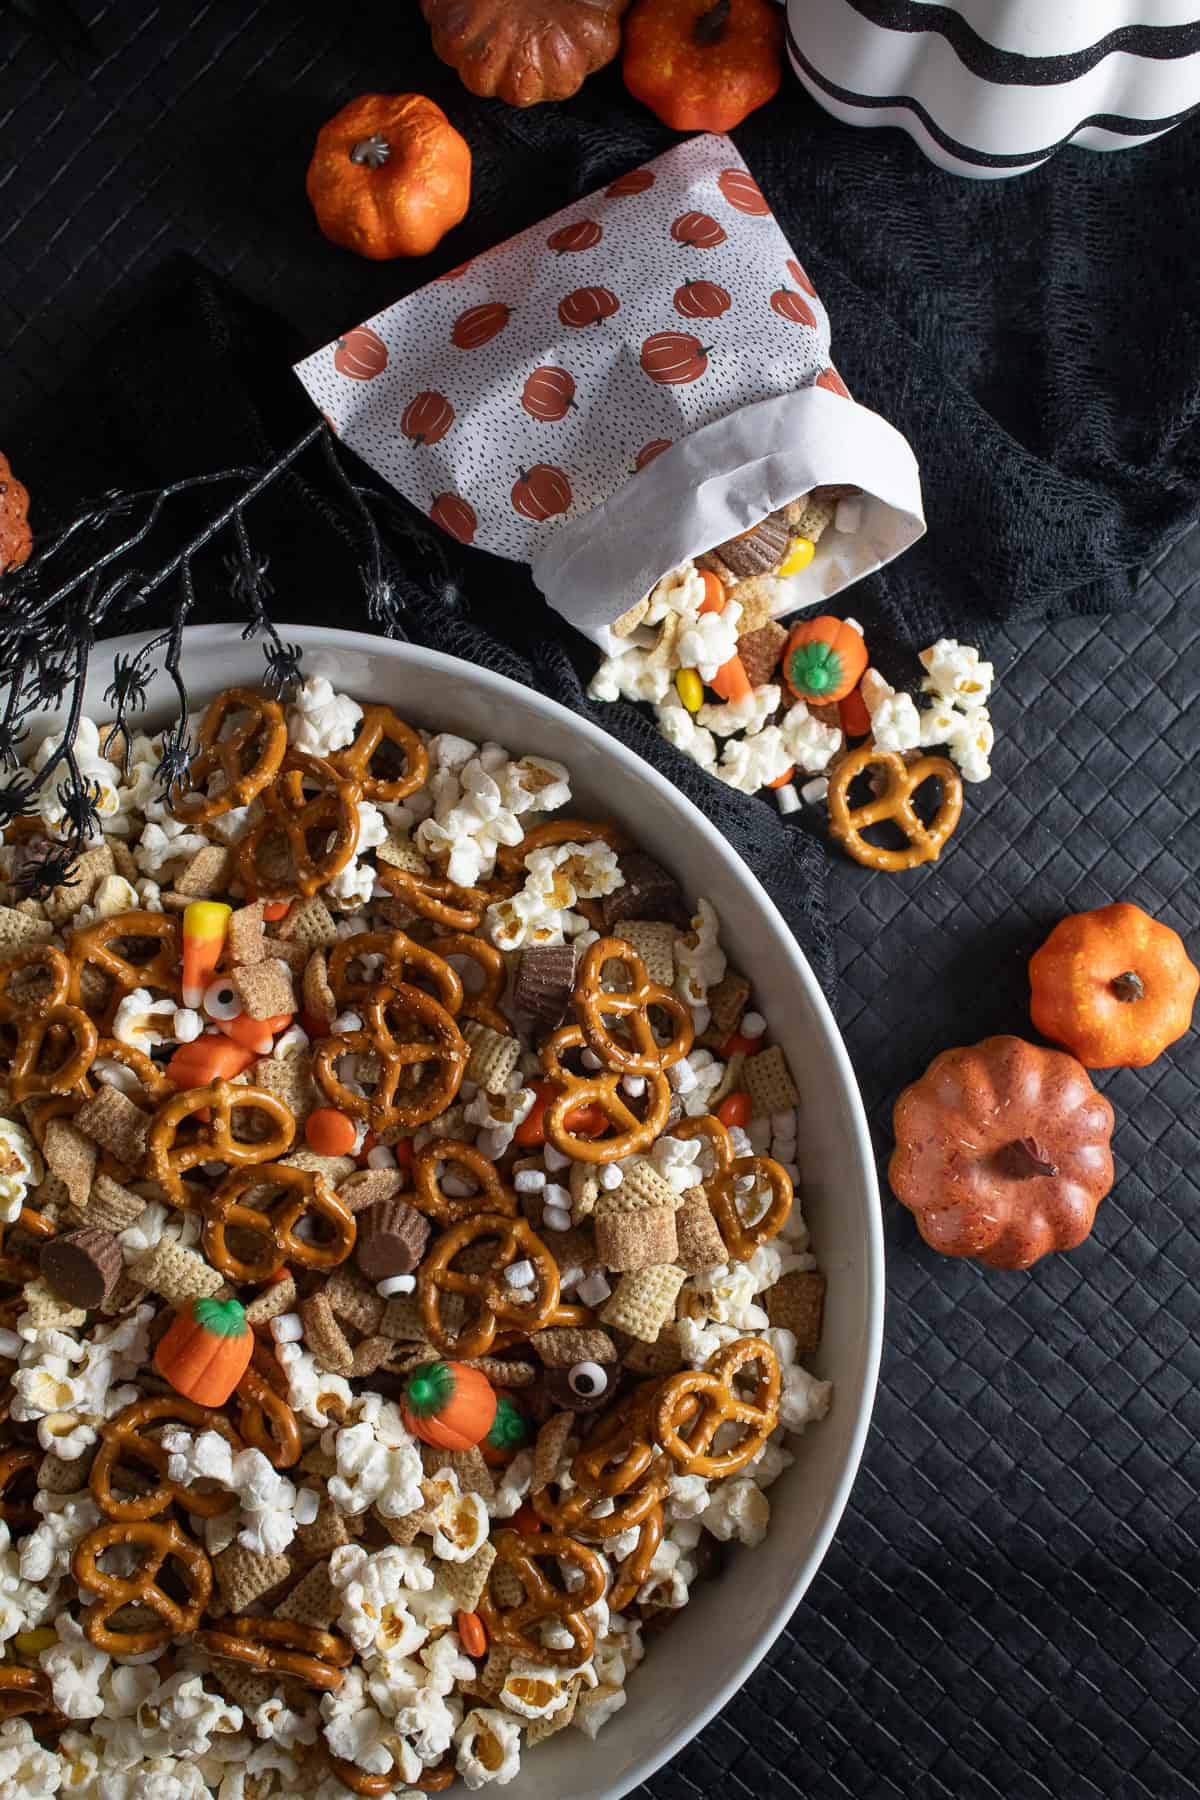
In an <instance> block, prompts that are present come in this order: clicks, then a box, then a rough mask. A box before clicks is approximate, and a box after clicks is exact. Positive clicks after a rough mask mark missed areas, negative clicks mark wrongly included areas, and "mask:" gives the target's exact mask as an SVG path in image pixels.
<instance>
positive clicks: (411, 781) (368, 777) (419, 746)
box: [329, 706, 429, 804]
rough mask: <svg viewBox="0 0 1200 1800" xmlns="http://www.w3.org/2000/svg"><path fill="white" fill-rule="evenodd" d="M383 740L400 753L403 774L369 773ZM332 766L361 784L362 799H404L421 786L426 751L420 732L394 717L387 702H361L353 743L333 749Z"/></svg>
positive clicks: (427, 772) (427, 754)
mask: <svg viewBox="0 0 1200 1800" xmlns="http://www.w3.org/2000/svg"><path fill="white" fill-rule="evenodd" d="M382 744H392V745H394V746H395V747H396V748H397V749H398V750H400V751H401V752H402V753H403V756H404V762H405V768H404V773H403V775H393V776H390V777H388V776H381V775H372V773H371V763H372V761H373V760H374V757H375V755H376V752H377V751H378V750H379V748H380V746H381V745H382ZM329 760H330V762H331V763H332V764H333V766H334V768H335V769H337V770H338V772H339V773H340V774H342V775H346V776H349V778H350V780H351V781H356V782H357V783H358V785H359V787H361V789H362V792H363V799H364V800H371V801H373V802H375V803H376V804H378V802H379V801H381V800H383V801H385V802H386V801H396V800H405V799H407V798H408V796H409V794H414V793H416V791H417V789H418V788H419V787H424V785H425V781H426V778H427V777H428V775H429V752H428V751H427V750H426V748H425V746H424V744H423V743H422V742H421V736H420V733H419V732H416V731H414V730H413V728H412V726H411V725H406V724H405V723H404V721H403V719H399V718H397V717H396V714H395V713H394V712H393V711H392V709H391V707H390V706H364V707H363V709H362V722H361V724H360V725H359V728H358V732H357V734H356V736H355V738H354V741H353V743H351V744H347V746H346V748H345V749H344V750H338V751H336V752H335V753H334V754H333V755H332V756H331V757H330V758H329Z"/></svg>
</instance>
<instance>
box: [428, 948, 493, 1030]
mask: <svg viewBox="0 0 1200 1800" xmlns="http://www.w3.org/2000/svg"><path fill="white" fill-rule="evenodd" d="M429 948H430V949H431V950H432V951H433V952H434V954H435V955H436V956H440V957H442V958H443V960H445V961H447V962H449V959H450V958H451V957H452V956H467V957H470V959H471V961H472V962H473V963H474V965H475V967H476V968H477V969H478V970H479V973H480V975H481V976H482V977H483V979H482V982H481V984H480V986H479V987H477V988H469V987H468V986H467V985H466V983H465V982H464V983H463V1000H462V1005H461V1006H460V1007H459V1009H458V1016H459V1018H460V1019H475V1020H477V1021H478V1023H479V1024H480V1025H486V1026H487V1027H488V1029H489V1030H491V1031H498V1032H499V1033H500V1034H501V1036H507V1035H508V1033H510V1032H511V1031H512V1026H511V1025H510V1024H509V1022H508V1020H507V1019H506V1018H505V1016H504V1014H503V1013H502V1012H501V1011H500V1009H499V1006H498V1005H497V1002H498V1001H499V999H500V996H501V995H502V994H503V992H504V989H505V987H506V986H507V984H508V965H507V964H506V962H505V960H504V956H503V953H502V952H501V951H499V950H497V948H496V946H495V944H489V943H488V941H487V939H486V938H481V937H471V936H469V935H468V934H467V933H466V932H463V931H457V932H454V933H452V934H451V935H450V936H449V937H439V938H434V939H433V940H432V942H431V943H430V945H429ZM450 966H451V967H452V968H453V964H451V965H450ZM455 973H457V970H456V971H455Z"/></svg>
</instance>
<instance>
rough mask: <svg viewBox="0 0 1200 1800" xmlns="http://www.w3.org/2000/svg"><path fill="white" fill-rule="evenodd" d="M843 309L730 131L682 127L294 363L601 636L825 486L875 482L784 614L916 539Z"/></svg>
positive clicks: (331, 408)
mask: <svg viewBox="0 0 1200 1800" xmlns="http://www.w3.org/2000/svg"><path fill="white" fill-rule="evenodd" d="M829 339H830V331H829V319H828V317H827V315H826V312H825V309H824V307H823V306H822V304H821V301H820V298H819V296H818V295H817V293H816V291H815V289H814V288H813V285H812V283H811V282H810V281H809V279H808V276H807V275H806V274H805V272H804V269H803V267H802V265H801V264H800V263H799V262H798V261H797V259H796V255H795V252H794V250H793V249H792V246H791V245H790V244H789V243H788V241H787V239H786V238H785V237H784V235H783V233H782V232H781V231H780V229H779V226H778V224H777V223H776V221H775V218H774V216H773V215H772V213H771V211H770V209H769V207H768V206H767V203H766V201H765V200H764V198H763V196H762V194H761V192H760V191H759V188H758V186H757V183H756V182H755V181H754V178H753V177H752V176H751V174H750V173H749V171H748V170H747V168H746V165H745V164H744V163H743V162H742V160H741V158H740V157H739V155H738V153H737V151H736V150H735V149H734V147H733V145H732V143H731V142H730V141H729V139H728V138H724V137H700V138H693V139H691V140H690V141H689V142H687V143H684V144H680V145H679V146H678V147H677V148H676V149H674V150H670V151H668V152H667V154H666V155H665V156H660V157H659V158H658V159H657V160H656V161H655V162H652V163H648V164H647V165H646V166H645V167H644V168H641V169H634V170H631V171H630V173H629V174H627V175H622V176H620V177H619V178H618V179H617V180H616V181H614V182H612V183H611V185H610V186H609V187H607V188H605V189H604V190H603V192H601V193H597V194H592V195H590V196H589V197H588V198H587V199H585V200H581V201H578V202H577V203H576V204H575V205H573V206H570V207H567V208H566V209H565V210H564V211H563V212H560V213H556V214H555V215H554V217H553V218H550V219H546V220H543V222H542V223H541V224H539V225H534V226H531V227H530V229H529V230H528V231H523V232H521V234H520V235H519V236H518V237H514V238H510V239H509V241H508V242H507V243H505V244H501V245H499V246H498V247H497V248H496V249H494V250H491V251H489V252H487V253H486V254H485V255H483V256H479V257H476V258H475V260H474V261H473V262H470V263H464V264H463V265H462V266H461V267H460V268H457V269H452V270H451V271H450V272H449V273H448V274H446V275H443V276H441V277H440V278H439V279H438V280H437V281H434V282H432V283H430V285H429V286H428V287H424V288H421V289H420V290H419V291H418V292H417V293H415V294H412V295H410V296H409V297H408V299H406V300H402V301H399V302H398V303H397V304H396V305H395V306H390V307H388V308H387V310H386V311H385V312H382V313H379V314H378V315H377V316H376V317H375V318H374V319H372V320H371V321H370V323H369V324H367V325H361V326H359V327H358V328H357V329H355V330H353V331H350V332H347V334H346V336H345V337H344V338H339V339H338V340H337V342H336V343H333V344H328V345H326V347H325V348H324V349H323V350H320V351H318V352H317V353H316V355H314V356H311V357H309V358H308V359H307V360H306V361H304V362H303V363H301V364H300V365H299V366H298V370H297V373H298V374H299V376H300V379H301V380H302V381H303V383H304V385H305V387H306V388H307V389H308V391H309V393H310V394H311V395H312V397H313V399H314V400H315V401H316V403H317V405H318V406H319V407H320V408H321V409H322V411H323V412H324V413H325V414H326V416H327V417H328V419H329V420H330V422H331V423H332V425H333V426H334V428H335V429H336V430H337V432H338V433H339V435H340V436H341V437H342V438H343V440H344V441H345V442H346V443H348V444H350V445H351V446H352V447H353V448H354V449H355V450H357V451H358V453H359V454H360V455H361V456H362V457H364V458H365V459H366V461H367V462H369V463H370V464H371V466H372V467H373V468H374V469H376V470H377V471H378V472H379V473H380V474H381V475H383V476H385V477H386V478H387V480H388V481H390V482H391V483H392V485H393V486H394V487H396V488H398V489H399V490H400V492H401V493H403V494H405V495H406V496H407V497H408V499H409V500H411V501H412V502H413V504H414V505H415V506H417V507H419V508H420V510H421V511H422V512H424V513H427V514H429V516H430V517H431V518H433V519H434V520H435V521H436V522H437V524H439V525H440V526H441V527H442V528H443V529H444V530H446V531H448V532H450V533H451V534H452V535H453V536H454V537H457V538H459V539H460V540H461V541H462V542H464V543H473V544H476V545H478V546H480V547H481V548H483V549H487V550H492V551H495V552H496V554H497V555H500V556H507V557H511V558H514V559H515V560H518V561H521V562H526V563H528V564H530V566H531V568H532V571H533V576H534V579H535V581H536V582H537V584H538V586H539V587H540V588H541V590H542V592H543V593H544V594H545V596H546V598H547V599H548V600H549V601H550V603H551V605H552V606H554V607H556V608H557V609H558V611H559V612H561V613H563V614H565V616H566V617H567V618H568V619H570V620H571V622H572V624H574V625H576V626H578V627H579V629H580V630H582V631H585V632H586V633H587V634H588V635H589V636H590V637H592V638H593V639H594V640H595V641H596V642H597V643H598V644H600V645H601V646H602V647H603V648H608V647H609V637H608V627H609V625H610V624H611V622H612V621H613V620H614V619H616V618H618V617H619V616H620V614H621V613H623V612H624V611H625V610H626V609H627V608H628V607H629V606H630V605H632V604H633V602H634V601H636V600H638V599H640V597H641V596H642V595H643V594H645V593H646V592H647V591H648V590H649V589H650V588H651V587H652V586H653V585H654V583H655V582H656V581H657V580H658V578H659V577H660V576H661V575H662V574H664V573H665V572H666V570H668V569H671V568H674V567H675V566H676V565H677V564H679V563H680V562H682V561H683V560H684V559H685V558H686V557H689V556H694V555H698V554H699V553H700V552H702V551H704V550H707V549H709V548H711V547H712V546H714V545H716V544H719V543H722V542H723V541H724V540H726V539H728V538H730V537H733V536H734V535H736V534H737V533H738V532H741V531H745V530H748V529H749V528H750V527H751V526H752V525H755V524H757V523H758V521H759V520H760V519H762V518H764V517H765V516H766V514H767V513H768V512H771V511H773V510H774V509H775V508H776V507H779V506H783V505H786V504H787V502H788V501H790V500H793V499H795V498H796V497H797V496H798V495H801V494H805V493H807V492H808V491H809V490H810V489H811V488H813V487H817V486H823V485H828V484H833V483H848V484H851V485H853V486H855V487H858V488H861V489H862V490H863V493H864V495H865V496H866V501H865V505H864V506H863V507H862V508H861V509H860V511H861V524H860V527H859V529H858V530H857V531H856V532H855V533H854V534H853V535H848V534H846V533H843V532H840V531H838V530H830V531H827V532H826V533H825V534H824V536H823V537H822V539H821V541H820V545H819V548H818V553H817V556H816V557H815V559H814V560H813V562H812V563H810V565H809V567H808V568H807V569H806V570H804V571H803V573H802V574H800V575H796V576H791V577H789V578H788V579H787V580H786V581H784V582H781V583H780V590H781V595H782V596H783V597H782V598H781V603H780V606H779V609H778V610H779V611H780V612H791V611H794V610H795V609H796V608H797V607H803V606H809V605H813V604H815V603H816V602H818V601H823V600H825V599H827V598H828V597H829V596H831V595H833V594H836V593H838V592H839V591H840V590H841V589H842V588H844V587H847V586H848V585H849V584H850V583H851V582H853V581H857V580H858V579H859V577H860V576H863V575H866V574H868V573H870V571H871V570H872V569H876V568H878V567H879V566H880V565H881V564H882V563H885V562H888V561H890V560H891V558H892V557H894V556H897V555H898V554H899V553H900V551H902V550H905V549H907V548H908V546H909V545H910V544H912V543H914V542H915V541H916V539H917V538H918V537H920V535H921V533H922V532H923V531H924V529H925V525H924V519H923V516H922V512H921V488H920V481H919V478H918V474H917V465H916V461H915V459H914V457H913V454H912V451H911V450H910V449H909V446H908V444H907V443H906V442H905V440H904V438H903V437H901V435H900V433H899V432H897V431H896V430H895V429H894V428H893V427H892V426H891V425H889V424H888V423H887V422H886V420H884V419H881V418H880V417H879V416H878V414H876V413H873V412H869V411H868V410H867V409H866V408H865V407H862V406H859V405H857V404H856V403H855V402H854V401H853V400H852V399H851V398H850V397H849V395H848V394H847V392H846V389H845V387H844V386H843V384H842V382H841V380H840V378H839V377H838V375H837V374H836V371H835V370H834V368H833V365H832V362H831V359H830V348H829Z"/></svg>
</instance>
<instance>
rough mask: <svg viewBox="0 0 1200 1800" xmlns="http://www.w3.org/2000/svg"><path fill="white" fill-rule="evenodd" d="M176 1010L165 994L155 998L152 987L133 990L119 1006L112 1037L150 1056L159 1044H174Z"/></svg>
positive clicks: (114, 1017)
mask: <svg viewBox="0 0 1200 1800" xmlns="http://www.w3.org/2000/svg"><path fill="white" fill-rule="evenodd" d="M176 1010H177V1009H176V1005H175V1002H174V1000H171V999H170V998H168V997H167V996H166V995H160V996H158V997H156V996H155V995H154V994H152V993H151V992H150V990H149V988H134V990H133V992H132V993H131V994H126V995H125V997H124V999H123V1000H122V1001H121V1004H120V1005H119V1006H118V1007H117V1010H116V1013H115V1014H114V1016H113V1029H112V1034H113V1036H114V1037H115V1038H116V1040H117V1042H118V1043H119V1044H128V1045H129V1046H130V1048H131V1049H133V1050H144V1051H145V1052H146V1054H147V1055H149V1053H150V1052H151V1050H156V1049H157V1048H158V1046H159V1045H160V1044H168V1043H172V1042H173V1041H174V1038H175V1013H176ZM197 1035H199V1034H198V1033H197Z"/></svg>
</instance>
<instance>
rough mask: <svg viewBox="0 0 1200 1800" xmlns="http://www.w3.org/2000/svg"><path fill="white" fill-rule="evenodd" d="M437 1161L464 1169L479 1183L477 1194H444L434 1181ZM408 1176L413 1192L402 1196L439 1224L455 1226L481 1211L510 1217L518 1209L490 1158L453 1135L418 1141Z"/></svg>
mask: <svg viewBox="0 0 1200 1800" xmlns="http://www.w3.org/2000/svg"><path fill="white" fill-rule="evenodd" d="M439 1163H449V1164H450V1165H451V1167H453V1168H459V1169H466V1170H467V1172H468V1174H470V1175H473V1176H474V1178H475V1180H476V1181H477V1182H478V1183H479V1188H480V1191H479V1193H478V1194H471V1195H467V1196H464V1195H461V1194H444V1193H443V1192H442V1189H441V1187H440V1185H439V1182H438V1165H439ZM412 1176H413V1191H412V1193H411V1194H409V1195H407V1196H406V1198H407V1199H408V1202H409V1204H410V1205H411V1206H415V1207H416V1209H417V1211H418V1212H422V1213H424V1214H425V1216H426V1218H429V1219H436V1220H437V1221H438V1223H439V1225H457V1224H460V1223H461V1221H462V1220H463V1219H473V1218H475V1217H476V1215H477V1214H479V1213H481V1212H486V1213H491V1214H492V1215H493V1216H495V1215H497V1214H501V1215H503V1217H504V1218H506V1219H513V1218H515V1217H516V1215H517V1213H518V1211H519V1210H520V1208H519V1205H518V1202H517V1196H516V1195H515V1194H514V1193H513V1191H512V1189H511V1188H506V1187H505V1185H504V1183H503V1181H502V1180H501V1179H500V1171H499V1170H498V1169H497V1167H496V1165H495V1163H494V1162H492V1160H491V1159H490V1157H487V1156H485V1155H484V1154H483V1151H482V1150H477V1149H476V1148H475V1146H474V1144H462V1143H459V1141H458V1139H457V1138H431V1139H430V1141H429V1142H428V1143H427V1144H422V1145H421V1148H420V1149H419V1150H415V1151H414V1152H413V1159H412Z"/></svg>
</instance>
